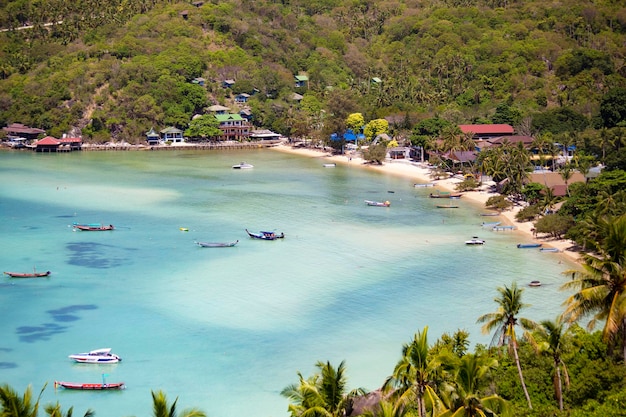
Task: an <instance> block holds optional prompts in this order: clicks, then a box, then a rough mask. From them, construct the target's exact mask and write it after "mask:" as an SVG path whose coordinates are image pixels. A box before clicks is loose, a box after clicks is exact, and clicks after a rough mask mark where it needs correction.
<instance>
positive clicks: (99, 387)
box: [54, 381, 124, 391]
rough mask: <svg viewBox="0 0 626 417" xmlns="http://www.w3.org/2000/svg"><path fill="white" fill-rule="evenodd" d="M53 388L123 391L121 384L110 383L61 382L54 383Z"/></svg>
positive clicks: (122, 384)
mask: <svg viewBox="0 0 626 417" xmlns="http://www.w3.org/2000/svg"><path fill="white" fill-rule="evenodd" d="M54 387H55V388H56V387H63V388H65V389H75V390H87V391H101V390H107V389H124V383H123V382H110V383H108V384H106V383H105V384H84V383H81V382H63V381H54Z"/></svg>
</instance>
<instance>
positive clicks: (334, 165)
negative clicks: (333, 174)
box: [324, 164, 337, 168]
mask: <svg viewBox="0 0 626 417" xmlns="http://www.w3.org/2000/svg"><path fill="white" fill-rule="evenodd" d="M336 166H337V164H324V168H334V167H336Z"/></svg>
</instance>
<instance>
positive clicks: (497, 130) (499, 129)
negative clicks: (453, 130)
mask: <svg viewBox="0 0 626 417" xmlns="http://www.w3.org/2000/svg"><path fill="white" fill-rule="evenodd" d="M459 129H461V132H463V133H465V134H469V133H472V134H473V139H491V138H498V137H501V136H511V135H513V133H515V130H514V129H513V126H511V125H507V124H495V125H494V124H490V125H459Z"/></svg>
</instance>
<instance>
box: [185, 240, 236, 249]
mask: <svg viewBox="0 0 626 417" xmlns="http://www.w3.org/2000/svg"><path fill="white" fill-rule="evenodd" d="M237 243H239V240H236V241H234V242H196V245H198V246H200V247H203V248H232V247H233V246H235V245H236V244H237Z"/></svg>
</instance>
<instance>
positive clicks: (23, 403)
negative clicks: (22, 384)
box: [0, 384, 47, 417]
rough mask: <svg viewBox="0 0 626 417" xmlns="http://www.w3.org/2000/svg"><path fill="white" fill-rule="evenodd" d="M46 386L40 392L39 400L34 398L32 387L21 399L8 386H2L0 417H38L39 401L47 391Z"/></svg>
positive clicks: (0, 386)
mask: <svg viewBox="0 0 626 417" xmlns="http://www.w3.org/2000/svg"><path fill="white" fill-rule="evenodd" d="M46 385H47V384H46ZM46 385H44V386H43V388H42V389H41V391H40V392H39V396H38V397H37V399H34V398H33V389H32V387H31V386H30V385H29V386H28V387H27V388H26V391H24V395H23V396H22V397H21V398H20V396H19V394H18V393H17V392H16V391H15V390H14V389H13V388H11V387H10V386H9V385H8V384H3V385H0V416H2V417H37V413H38V411H39V400H40V399H41V395H42V394H43V391H44V390H45V389H46Z"/></svg>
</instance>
